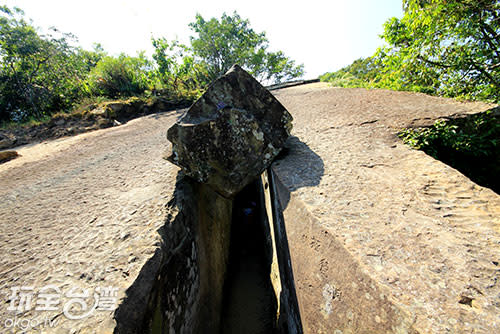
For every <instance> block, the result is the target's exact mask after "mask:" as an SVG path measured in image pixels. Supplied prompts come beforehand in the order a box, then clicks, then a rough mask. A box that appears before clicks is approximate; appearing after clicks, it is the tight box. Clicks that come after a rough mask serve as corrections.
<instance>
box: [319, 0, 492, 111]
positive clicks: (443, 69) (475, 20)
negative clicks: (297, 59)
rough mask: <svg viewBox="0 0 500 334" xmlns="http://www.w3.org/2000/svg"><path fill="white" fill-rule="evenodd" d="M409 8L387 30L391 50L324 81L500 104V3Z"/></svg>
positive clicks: (431, 3) (415, 2) (410, 2)
mask: <svg viewBox="0 0 500 334" xmlns="http://www.w3.org/2000/svg"><path fill="white" fill-rule="evenodd" d="M403 5H404V9H405V12H404V16H403V18H401V19H398V18H391V19H389V20H388V21H387V22H386V23H385V24H384V33H383V34H382V37H383V38H384V40H385V41H386V42H387V44H388V45H387V46H384V47H381V48H379V49H378V50H377V52H376V53H375V54H374V55H373V56H372V57H370V58H367V59H369V61H367V60H358V61H356V62H358V64H356V62H355V63H354V64H352V65H350V66H348V67H346V68H344V69H342V70H340V71H338V72H335V74H326V75H324V76H323V77H322V79H323V80H325V81H332V82H333V83H338V82H340V83H341V84H343V85H347V86H361V87H378V88H389V89H396V90H410V91H418V92H425V93H431V94H436V95H442V96H449V97H461V98H466V99H481V100H490V101H496V102H498V101H500V3H499V2H498V1H496V0H425V1H423V0H404V1H403ZM358 65H361V67H362V71H359V68H358V67H359V66H358ZM374 69H375V70H374ZM346 73H347V74H349V75H346ZM368 73H371V74H374V75H368Z"/></svg>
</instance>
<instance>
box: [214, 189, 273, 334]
mask: <svg viewBox="0 0 500 334" xmlns="http://www.w3.org/2000/svg"><path fill="white" fill-rule="evenodd" d="M261 186H262V185H261V182H260V180H258V181H255V182H253V183H251V184H249V185H248V186H246V187H245V188H244V189H243V190H242V191H241V192H240V193H239V194H238V195H237V196H236V198H235V199H234V202H233V203H234V204H233V219H232V225H231V246H230V256H229V267H228V272H227V277H226V283H225V296H224V302H223V310H222V321H221V324H222V333H224V334H229V333H238V334H244V333H249V334H250V333H252V334H254V333H276V320H277V319H276V316H277V302H276V297H275V295H274V291H273V286H272V282H271V279H270V278H271V263H272V248H271V247H272V246H271V243H270V238H268V236H269V225H268V224H267V223H266V220H265V219H266V218H265V217H266V215H265V208H264V207H263V201H262V200H261V194H260V189H259V187H261Z"/></svg>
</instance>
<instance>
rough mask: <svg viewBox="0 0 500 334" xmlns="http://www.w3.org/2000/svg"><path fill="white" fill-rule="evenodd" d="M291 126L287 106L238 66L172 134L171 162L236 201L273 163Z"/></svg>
mask: <svg viewBox="0 0 500 334" xmlns="http://www.w3.org/2000/svg"><path fill="white" fill-rule="evenodd" d="M291 128H292V117H291V116H290V114H289V113H288V112H287V111H286V109H285V108H284V107H283V105H282V104H281V103H280V102H278V100H276V98H275V97H274V96H273V95H272V94H271V93H269V92H268V91H267V90H266V89H265V88H264V87H263V86H261V85H260V84H259V83H258V82H257V81H256V80H255V79H254V78H253V77H252V76H251V75H249V74H248V73H247V72H245V71H244V70H243V69H241V67H239V66H237V65H234V66H233V67H232V68H231V69H230V70H229V71H228V72H227V73H226V74H225V75H224V76H222V77H221V78H219V79H217V80H216V81H215V82H214V83H213V84H212V85H211V86H210V87H209V88H208V90H207V92H205V94H203V96H202V97H201V98H200V99H199V100H198V101H196V102H195V103H194V104H193V106H192V107H191V108H190V109H189V111H188V112H187V113H186V114H185V115H184V116H183V117H182V118H181V119H180V120H179V122H177V123H176V124H175V125H174V126H172V127H171V128H170V129H169V130H168V139H169V140H170V141H171V142H172V144H173V146H172V155H171V156H170V157H169V158H168V159H169V160H170V161H171V162H173V163H174V164H176V165H178V166H180V167H181V168H182V169H183V170H184V171H185V173H186V174H187V175H189V176H191V177H193V178H194V179H196V180H197V181H199V182H202V183H207V184H209V185H210V186H212V187H213V188H214V189H215V190H216V191H217V192H219V193H221V194H222V195H224V196H226V197H230V196H232V195H234V194H235V193H237V192H238V191H240V190H241V189H242V188H243V187H244V186H245V185H247V184H248V183H249V182H251V181H252V180H254V179H255V178H256V177H257V176H258V175H260V174H261V173H262V171H263V170H264V169H265V168H266V167H267V166H268V165H269V164H270V162H271V161H272V159H273V158H274V157H275V156H276V155H277V154H278V153H279V151H280V150H281V148H282V146H283V144H284V143H285V141H286V139H287V138H288V136H289V134H290V130H291Z"/></svg>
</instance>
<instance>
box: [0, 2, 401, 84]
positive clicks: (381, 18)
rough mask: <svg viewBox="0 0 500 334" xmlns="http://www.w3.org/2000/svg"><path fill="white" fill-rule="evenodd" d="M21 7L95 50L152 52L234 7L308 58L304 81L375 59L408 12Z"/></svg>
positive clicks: (324, 5) (182, 5)
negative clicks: (387, 32)
mask: <svg viewBox="0 0 500 334" xmlns="http://www.w3.org/2000/svg"><path fill="white" fill-rule="evenodd" d="M3 2H4V3H5V4H6V5H7V6H9V7H13V6H17V7H20V8H21V9H23V10H24V11H25V13H26V17H28V18H31V19H32V20H33V23H34V25H36V26H39V27H41V28H48V27H50V26H55V27H56V28H58V29H59V30H61V31H63V32H71V33H73V34H75V35H76V36H77V37H78V38H79V44H80V45H82V46H83V47H85V48H91V46H92V44H93V43H94V42H98V43H101V44H102V45H103V47H104V48H105V50H106V51H108V52H109V53H111V54H118V53H120V52H125V53H128V54H130V55H135V54H136V53H137V51H138V50H145V51H146V52H147V53H151V50H152V46H151V41H150V38H151V36H155V37H166V38H168V39H172V38H176V37H177V38H178V39H179V40H181V41H182V42H184V43H187V42H188V41H189V35H190V33H191V31H190V30H189V27H188V23H190V22H192V21H193V20H194V17H195V14H196V13H197V12H198V13H200V14H201V15H202V16H203V17H205V18H210V17H214V16H215V17H220V16H221V15H222V13H223V12H227V13H232V12H233V11H234V10H236V11H237V12H238V14H240V15H241V16H242V17H244V18H248V19H249V20H250V23H251V26H252V28H254V29H255V30H256V31H258V32H261V31H265V32H266V35H267V38H268V39H269V42H270V43H269V44H270V49H272V50H282V51H284V52H285V54H286V55H287V56H289V57H291V58H292V59H294V60H296V61H297V62H298V63H303V64H304V65H305V70H306V75H305V77H306V78H314V77H317V76H318V75H320V74H322V73H324V72H328V71H334V70H337V69H339V68H341V67H343V66H345V65H348V64H350V63H351V62H352V61H353V60H355V59H357V58H359V57H366V56H370V55H371V54H373V52H375V50H376V49H377V47H378V46H380V45H381V44H382V41H381V40H380V38H379V37H378V35H380V34H381V33H382V31H383V27H382V24H383V23H384V22H385V21H386V20H387V19H388V18H390V17H393V16H397V17H401V16H402V5H401V0H329V1H319V0H306V1H296V2H293V1H290V0H288V1H272V0H252V1H249V0H246V1H237V0H217V1H209V0H205V1H199V0H184V1H183V0H175V1H166V0H163V1H158V0H141V1H128V0H122V1H119V0H100V1H97V0H86V1H71V0H43V1H40V0H4V1H3Z"/></svg>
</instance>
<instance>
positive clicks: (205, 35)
mask: <svg viewBox="0 0 500 334" xmlns="http://www.w3.org/2000/svg"><path fill="white" fill-rule="evenodd" d="M190 27H191V28H192V29H193V31H194V32H195V33H196V36H194V37H192V38H191V44H192V45H191V46H186V45H183V44H181V43H179V42H178V41H177V40H173V41H168V40H167V39H165V38H153V39H152V44H153V47H154V53H153V55H152V59H149V58H148V57H146V56H145V54H144V53H143V52H142V53H139V54H138V55H137V56H135V57H132V56H128V55H125V54H120V55H118V56H110V55H107V54H106V52H105V51H104V50H103V48H102V47H101V46H100V45H98V44H97V45H95V46H94V49H93V50H91V51H88V50H83V49H81V48H79V47H75V46H74V44H75V43H76V38H75V37H74V36H72V35H71V34H65V33H61V32H59V31H57V30H56V29H55V28H51V29H50V32H49V33H47V34H42V33H40V31H39V30H38V29H37V28H35V27H34V26H33V25H32V24H31V23H30V22H27V21H26V20H25V19H24V13H23V11H22V10H20V9H18V8H14V9H10V8H8V7H6V6H0V122H1V123H2V124H9V122H12V121H14V122H17V123H24V124H26V123H33V122H37V121H39V120H46V119H48V118H49V117H50V115H51V114H53V113H56V112H59V111H69V110H71V109H72V108H76V107H78V106H80V105H82V103H84V102H85V101H88V100H96V101H97V100H99V99H101V98H122V97H129V96H139V95H146V96H150V95H161V96H163V97H167V98H169V99H170V100H171V101H173V102H174V103H175V101H182V103H184V104H185V103H186V101H192V100H193V99H195V98H196V97H198V96H199V95H200V94H201V92H202V89H204V88H205V87H206V86H207V85H208V84H209V83H210V81H211V80H213V79H215V78H217V77H218V76H219V75H221V74H223V73H224V72H225V71H227V70H228V69H229V67H230V66H232V65H233V64H234V63H239V64H240V65H242V66H243V67H245V68H246V69H247V70H249V71H250V72H251V73H252V74H254V75H255V76H256V77H257V78H259V79H261V80H266V81H281V80H285V79H288V78H293V77H297V76H300V75H302V73H303V66H302V65H299V66H296V65H295V63H294V61H292V60H290V59H289V58H288V57H286V56H285V55H284V54H283V52H281V51H277V52H269V51H267V48H268V41H267V39H266V37H265V33H256V32H255V31H254V30H253V29H251V28H250V24H249V22H248V20H244V19H242V18H241V17H240V16H239V15H238V14H237V13H234V14H233V15H232V16H229V15H226V14H224V15H223V16H222V18H221V19H220V20H218V19H215V18H213V19H210V20H209V21H205V20H204V19H203V18H202V17H201V15H197V16H196V20H195V22H193V23H191V24H190Z"/></svg>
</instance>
